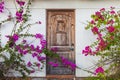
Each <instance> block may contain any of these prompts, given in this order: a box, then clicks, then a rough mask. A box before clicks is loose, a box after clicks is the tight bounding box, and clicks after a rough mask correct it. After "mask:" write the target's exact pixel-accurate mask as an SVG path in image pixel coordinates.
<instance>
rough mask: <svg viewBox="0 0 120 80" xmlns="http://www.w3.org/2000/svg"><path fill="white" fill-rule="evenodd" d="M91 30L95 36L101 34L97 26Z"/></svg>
mask: <svg viewBox="0 0 120 80" xmlns="http://www.w3.org/2000/svg"><path fill="white" fill-rule="evenodd" d="M91 30H92V32H93V33H94V34H96V33H99V31H98V28H97V27H96V26H95V27H93V28H92V29H91Z"/></svg>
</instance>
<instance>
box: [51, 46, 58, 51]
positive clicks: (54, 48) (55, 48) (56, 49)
mask: <svg viewBox="0 0 120 80" xmlns="http://www.w3.org/2000/svg"><path fill="white" fill-rule="evenodd" d="M50 50H51V51H53V52H57V51H58V48H57V47H52V48H51V49H50Z"/></svg>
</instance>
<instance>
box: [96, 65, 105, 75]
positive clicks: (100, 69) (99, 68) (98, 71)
mask: <svg viewBox="0 0 120 80" xmlns="http://www.w3.org/2000/svg"><path fill="white" fill-rule="evenodd" d="M98 73H104V69H103V68H102V67H98V68H97V69H96V70H95V74H98Z"/></svg>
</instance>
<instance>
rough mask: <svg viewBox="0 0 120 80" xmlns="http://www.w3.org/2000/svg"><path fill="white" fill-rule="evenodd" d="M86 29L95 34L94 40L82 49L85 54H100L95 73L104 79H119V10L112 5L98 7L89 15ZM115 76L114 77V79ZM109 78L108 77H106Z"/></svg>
mask: <svg viewBox="0 0 120 80" xmlns="http://www.w3.org/2000/svg"><path fill="white" fill-rule="evenodd" d="M91 18H92V20H91V21H88V24H87V26H86V29H90V30H91V31H92V33H93V34H94V35H95V36H96V41H95V42H94V43H93V44H91V45H90V46H86V47H85V49H84V50H83V51H82V54H84V55H85V56H87V55H91V56H100V60H99V61H98V64H97V65H98V68H97V69H96V70H95V75H97V76H98V77H102V78H103V79H102V80H106V79H107V77H114V79H113V80H118V79H120V70H119V69H120V12H119V11H115V8H114V7H111V8H110V10H106V9H105V8H102V9H100V10H99V11H97V12H95V14H92V15H91ZM115 78H116V79H115ZM108 80H109V79H108Z"/></svg>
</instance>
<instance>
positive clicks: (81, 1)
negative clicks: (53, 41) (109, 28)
mask: <svg viewBox="0 0 120 80" xmlns="http://www.w3.org/2000/svg"><path fill="white" fill-rule="evenodd" d="M5 1H6V6H7V7H8V8H9V9H10V10H12V13H14V12H15V7H14V3H13V0H5ZM119 3H120V0H34V3H33V4H32V7H31V9H32V11H31V14H32V18H31V22H33V21H38V20H40V21H41V22H42V24H41V25H36V26H33V27H32V29H31V30H30V32H31V33H36V32H39V33H42V34H44V35H45V36H46V9H75V16H76V17H75V18H76V20H75V28H76V29H75V34H76V36H75V37H76V39H75V40H76V41H75V42H76V46H75V48H76V53H75V55H76V64H77V65H78V66H79V67H81V68H89V67H91V66H92V65H93V64H94V63H95V62H96V60H97V58H95V57H91V56H87V57H85V56H84V55H82V50H83V49H84V47H85V46H86V45H89V44H90V43H91V42H93V41H94V38H95V37H94V36H93V34H92V33H91V32H90V31H86V30H85V29H84V26H85V24H84V23H86V21H87V20H90V15H91V14H92V13H94V12H95V11H97V10H99V9H100V8H103V7H104V8H110V6H114V7H116V8H117V9H119V8H120V5H119ZM3 16H5V14H0V20H1V19H3V18H2V17H3ZM4 18H5V17H4ZM10 24H11V25H10ZM10 24H9V25H5V26H7V27H6V28H2V30H1V33H2V42H3V43H5V41H6V39H5V38H4V35H6V34H9V33H10V30H11V28H12V23H10ZM88 75H89V74H88V73H87V72H84V71H82V70H80V69H76V76H77V77H85V76H88ZM31 76H34V77H41V76H42V77H44V76H46V70H45V68H44V69H43V71H40V72H37V73H34V74H33V75H31Z"/></svg>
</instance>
